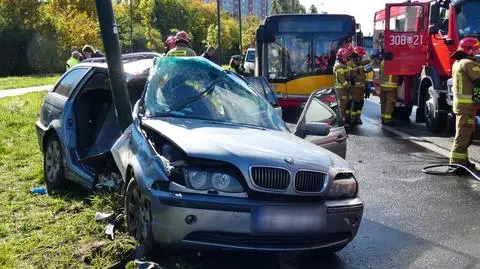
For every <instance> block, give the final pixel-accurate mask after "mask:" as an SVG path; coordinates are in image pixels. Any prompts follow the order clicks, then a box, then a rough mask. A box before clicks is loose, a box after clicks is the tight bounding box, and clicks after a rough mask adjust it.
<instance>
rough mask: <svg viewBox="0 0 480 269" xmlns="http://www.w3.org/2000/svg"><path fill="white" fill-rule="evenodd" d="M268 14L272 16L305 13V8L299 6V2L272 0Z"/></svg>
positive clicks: (297, 0) (294, 0) (296, 0)
mask: <svg viewBox="0 0 480 269" xmlns="http://www.w3.org/2000/svg"><path fill="white" fill-rule="evenodd" d="M270 12H271V14H272V15H276V14H298V13H301V14H305V13H307V11H306V9H305V7H304V6H303V5H301V4H300V1H299V0H272V2H271V5H270Z"/></svg>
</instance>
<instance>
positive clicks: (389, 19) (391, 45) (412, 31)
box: [384, 2, 429, 75]
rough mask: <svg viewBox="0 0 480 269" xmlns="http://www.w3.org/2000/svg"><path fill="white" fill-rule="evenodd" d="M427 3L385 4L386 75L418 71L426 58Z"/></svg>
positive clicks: (407, 73) (415, 72) (410, 73)
mask: <svg viewBox="0 0 480 269" xmlns="http://www.w3.org/2000/svg"><path fill="white" fill-rule="evenodd" d="M428 10H429V3H428V2H427V3H418V2H417V3H399V4H387V5H386V7H385V39H384V42H385V43H384V60H385V66H384V68H385V70H384V72H385V74H387V75H414V74H419V73H420V72H421V70H422V67H423V65H425V63H426V61H427V49H428V47H427V45H428Z"/></svg>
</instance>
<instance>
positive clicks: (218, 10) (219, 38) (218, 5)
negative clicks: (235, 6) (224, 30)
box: [217, 0, 222, 65]
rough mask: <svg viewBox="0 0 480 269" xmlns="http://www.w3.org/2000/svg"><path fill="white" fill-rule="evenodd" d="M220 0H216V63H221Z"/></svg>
mask: <svg viewBox="0 0 480 269" xmlns="http://www.w3.org/2000/svg"><path fill="white" fill-rule="evenodd" d="M220 1H221V0H217V25H218V27H217V43H218V44H217V45H218V48H217V63H218V65H221V64H222V63H221V62H222V60H221V58H222V49H221V46H222V41H221V35H220V21H221V19H220Z"/></svg>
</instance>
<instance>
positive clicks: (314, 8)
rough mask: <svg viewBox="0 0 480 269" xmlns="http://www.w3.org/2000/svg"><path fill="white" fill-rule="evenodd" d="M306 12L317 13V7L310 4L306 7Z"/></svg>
mask: <svg viewBox="0 0 480 269" xmlns="http://www.w3.org/2000/svg"><path fill="white" fill-rule="evenodd" d="M308 13H310V14H317V13H318V10H317V7H316V6H315V5H314V4H312V5H311V6H310V8H309V9H308Z"/></svg>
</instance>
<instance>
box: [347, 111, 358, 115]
mask: <svg viewBox="0 0 480 269" xmlns="http://www.w3.org/2000/svg"><path fill="white" fill-rule="evenodd" d="M349 113H350V115H352V116H355V115H357V112H356V111H351V112H349Z"/></svg>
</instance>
